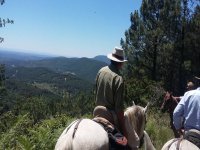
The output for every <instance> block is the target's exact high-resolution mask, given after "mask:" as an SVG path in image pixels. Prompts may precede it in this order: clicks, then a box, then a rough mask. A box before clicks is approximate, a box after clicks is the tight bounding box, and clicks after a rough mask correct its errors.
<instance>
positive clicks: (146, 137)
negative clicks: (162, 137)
mask: <svg viewBox="0 0 200 150" xmlns="http://www.w3.org/2000/svg"><path fill="white" fill-rule="evenodd" d="M144 146H145V150H155V147H154V146H153V144H152V142H151V139H150V137H149V135H148V134H147V132H146V131H144Z"/></svg>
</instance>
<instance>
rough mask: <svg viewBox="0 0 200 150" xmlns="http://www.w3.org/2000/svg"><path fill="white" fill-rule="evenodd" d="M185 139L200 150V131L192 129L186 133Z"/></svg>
mask: <svg viewBox="0 0 200 150" xmlns="http://www.w3.org/2000/svg"><path fill="white" fill-rule="evenodd" d="M183 138H184V139H186V140H188V141H190V142H191V143H193V144H194V145H196V146H197V147H198V148H199V149H200V131H198V130H194V129H191V130H189V131H187V132H186V133H185V135H184V137H183Z"/></svg>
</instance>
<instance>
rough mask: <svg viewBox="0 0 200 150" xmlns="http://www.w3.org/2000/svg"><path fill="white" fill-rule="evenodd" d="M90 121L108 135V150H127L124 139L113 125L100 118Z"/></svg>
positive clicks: (126, 143)
mask: <svg viewBox="0 0 200 150" xmlns="http://www.w3.org/2000/svg"><path fill="white" fill-rule="evenodd" d="M92 120H93V121H95V122H97V123H99V124H100V125H101V126H102V127H103V128H104V130H105V131H106V132H107V133H108V137H109V150H129V147H128V142H127V139H126V137H125V136H123V135H122V134H121V133H120V131H119V130H118V129H117V128H115V126H114V125H113V124H111V123H110V122H109V121H108V120H106V119H104V118H102V117H95V118H93V119H92Z"/></svg>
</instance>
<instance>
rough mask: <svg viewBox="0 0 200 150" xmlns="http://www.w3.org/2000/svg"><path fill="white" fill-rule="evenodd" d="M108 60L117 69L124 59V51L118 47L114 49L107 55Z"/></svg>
mask: <svg viewBox="0 0 200 150" xmlns="http://www.w3.org/2000/svg"><path fill="white" fill-rule="evenodd" d="M107 57H108V59H110V61H111V64H113V65H115V66H117V67H118V68H119V69H120V68H121V67H122V66H123V64H124V62H126V61H127V60H126V59H125V54H124V50H123V49H122V48H119V47H115V48H114V50H113V52H112V53H111V54H108V55H107Z"/></svg>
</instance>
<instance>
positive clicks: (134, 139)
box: [125, 115, 140, 149]
mask: <svg viewBox="0 0 200 150" xmlns="http://www.w3.org/2000/svg"><path fill="white" fill-rule="evenodd" d="M125 128H126V131H128V132H127V134H128V135H127V136H128V137H127V138H128V139H127V140H128V145H129V146H130V147H131V149H135V148H136V146H137V145H139V142H140V139H139V136H138V135H137V133H136V131H135V130H134V128H132V126H131V124H130V122H129V120H128V117H127V116H126V115H125Z"/></svg>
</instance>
